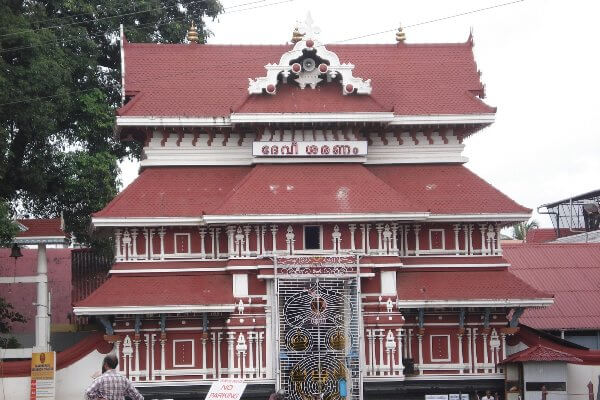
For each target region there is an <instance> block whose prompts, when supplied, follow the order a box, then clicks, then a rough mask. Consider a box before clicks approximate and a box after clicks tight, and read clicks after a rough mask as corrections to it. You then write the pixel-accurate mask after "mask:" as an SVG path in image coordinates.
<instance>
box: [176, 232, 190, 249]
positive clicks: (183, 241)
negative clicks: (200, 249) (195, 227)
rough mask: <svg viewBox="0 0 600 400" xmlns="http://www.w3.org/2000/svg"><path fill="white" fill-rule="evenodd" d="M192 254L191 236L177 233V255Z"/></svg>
mask: <svg viewBox="0 0 600 400" xmlns="http://www.w3.org/2000/svg"><path fill="white" fill-rule="evenodd" d="M189 253H190V234H189V233H176V234H175V254H189Z"/></svg>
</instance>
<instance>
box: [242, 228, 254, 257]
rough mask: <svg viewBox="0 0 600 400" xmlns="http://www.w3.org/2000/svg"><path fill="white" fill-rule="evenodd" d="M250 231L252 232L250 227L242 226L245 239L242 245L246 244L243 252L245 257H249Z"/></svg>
mask: <svg viewBox="0 0 600 400" xmlns="http://www.w3.org/2000/svg"><path fill="white" fill-rule="evenodd" d="M250 231H252V227H251V226H250V225H246V226H244V238H245V242H244V243H245V244H246V250H245V254H246V257H249V256H250Z"/></svg>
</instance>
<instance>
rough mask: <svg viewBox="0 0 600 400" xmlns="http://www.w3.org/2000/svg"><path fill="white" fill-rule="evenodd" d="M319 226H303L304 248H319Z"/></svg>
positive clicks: (320, 245)
mask: <svg viewBox="0 0 600 400" xmlns="http://www.w3.org/2000/svg"><path fill="white" fill-rule="evenodd" d="M321 249H322V244H321V226H320V225H305V226H304V250H321Z"/></svg>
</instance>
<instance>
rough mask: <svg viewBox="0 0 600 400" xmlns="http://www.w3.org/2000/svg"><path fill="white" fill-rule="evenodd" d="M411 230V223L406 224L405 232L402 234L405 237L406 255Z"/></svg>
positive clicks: (406, 253) (405, 253)
mask: <svg viewBox="0 0 600 400" xmlns="http://www.w3.org/2000/svg"><path fill="white" fill-rule="evenodd" d="M409 231H410V226H409V225H404V232H403V234H402V236H403V238H404V255H405V256H407V255H408V232H409Z"/></svg>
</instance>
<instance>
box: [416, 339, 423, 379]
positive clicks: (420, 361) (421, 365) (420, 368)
mask: <svg viewBox="0 0 600 400" xmlns="http://www.w3.org/2000/svg"><path fill="white" fill-rule="evenodd" d="M417 340H418V341H419V375H423V335H421V334H417Z"/></svg>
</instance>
